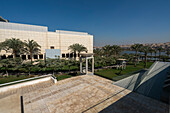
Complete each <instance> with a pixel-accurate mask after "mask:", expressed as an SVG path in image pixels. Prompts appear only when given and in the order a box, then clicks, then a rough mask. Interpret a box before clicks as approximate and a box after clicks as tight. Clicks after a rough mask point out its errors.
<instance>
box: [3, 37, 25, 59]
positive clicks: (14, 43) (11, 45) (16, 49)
mask: <svg viewBox="0 0 170 113" xmlns="http://www.w3.org/2000/svg"><path fill="white" fill-rule="evenodd" d="M0 46H1V47H0V48H1V49H2V50H5V51H10V50H12V53H13V57H14V61H15V58H16V55H19V54H20V53H21V52H22V51H23V48H24V44H23V42H22V41H21V40H20V39H16V38H12V39H6V40H5V41H4V42H1V44H0Z"/></svg>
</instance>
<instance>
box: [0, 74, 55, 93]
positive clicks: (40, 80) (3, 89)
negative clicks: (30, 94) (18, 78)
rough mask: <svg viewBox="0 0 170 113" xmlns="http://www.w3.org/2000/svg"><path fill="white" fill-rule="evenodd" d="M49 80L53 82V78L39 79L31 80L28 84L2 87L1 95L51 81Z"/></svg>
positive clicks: (0, 89)
mask: <svg viewBox="0 0 170 113" xmlns="http://www.w3.org/2000/svg"><path fill="white" fill-rule="evenodd" d="M49 80H52V78H51V77H46V78H40V79H37V80H31V81H28V82H23V83H17V84H14V85H9V86H4V87H0V93H3V92H8V91H10V90H14V89H18V88H21V87H25V86H29V85H34V84H38V83H41V82H45V81H49Z"/></svg>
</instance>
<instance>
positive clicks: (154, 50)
mask: <svg viewBox="0 0 170 113" xmlns="http://www.w3.org/2000/svg"><path fill="white" fill-rule="evenodd" d="M153 52H154V53H155V61H156V54H157V49H153Z"/></svg>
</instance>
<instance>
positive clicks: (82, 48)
mask: <svg viewBox="0 0 170 113" xmlns="http://www.w3.org/2000/svg"><path fill="white" fill-rule="evenodd" d="M68 50H71V52H73V53H74V54H76V52H78V54H79V55H80V53H81V52H83V51H85V52H87V48H86V47H85V46H83V45H82V44H78V43H76V44H73V45H70V46H69V47H68ZM79 60H80V56H79Z"/></svg>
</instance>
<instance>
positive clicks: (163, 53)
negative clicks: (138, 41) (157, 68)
mask: <svg viewBox="0 0 170 113" xmlns="http://www.w3.org/2000/svg"><path fill="white" fill-rule="evenodd" d="M124 53H127V54H135V51H122V53H121V54H124ZM138 54H143V55H144V53H143V52H141V53H140V52H138ZM148 55H149V56H150V55H151V54H150V53H148ZM161 55H166V53H165V52H161ZM152 56H155V53H152ZM156 56H159V51H158V52H157V53H156Z"/></svg>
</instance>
